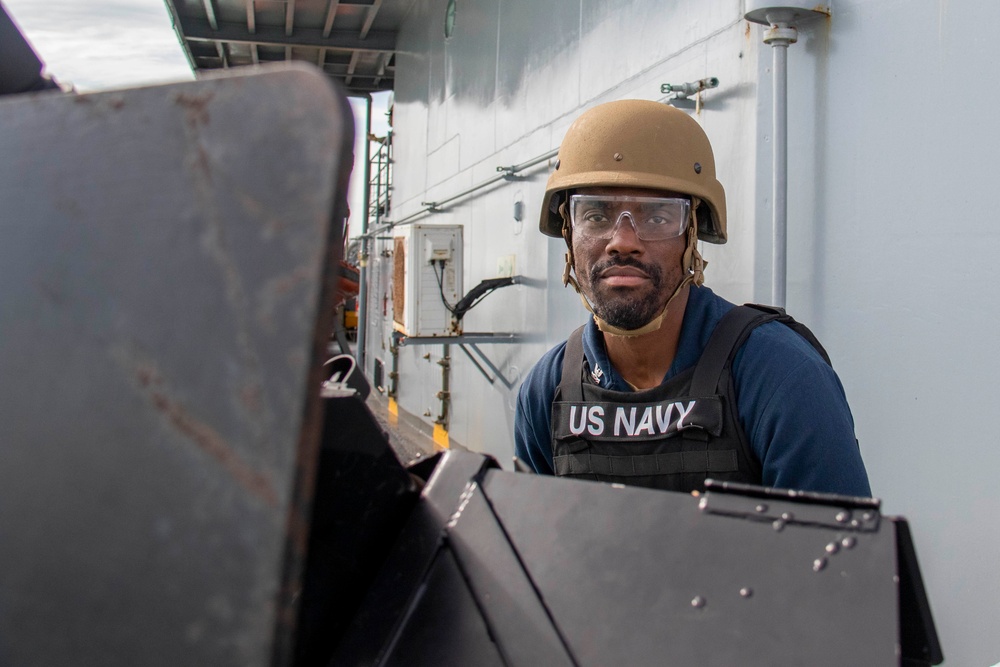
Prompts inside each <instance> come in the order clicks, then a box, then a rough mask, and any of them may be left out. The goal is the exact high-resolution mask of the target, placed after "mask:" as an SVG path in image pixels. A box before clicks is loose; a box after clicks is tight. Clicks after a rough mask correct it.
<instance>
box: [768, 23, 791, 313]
mask: <svg viewBox="0 0 1000 667" xmlns="http://www.w3.org/2000/svg"><path fill="white" fill-rule="evenodd" d="M771 49H772V51H773V52H774V179H773V180H774V223H773V230H772V233H773V244H774V248H773V253H774V254H773V259H772V265H771V267H772V268H771V302H772V304H773V305H775V306H778V307H779V308H784V307H785V287H786V280H787V270H788V260H787V251H788V42H781V41H776V42H774V43H773V44H771Z"/></svg>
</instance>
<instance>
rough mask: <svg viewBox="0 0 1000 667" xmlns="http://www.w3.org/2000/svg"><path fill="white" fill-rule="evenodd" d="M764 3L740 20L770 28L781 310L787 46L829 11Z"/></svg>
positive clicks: (774, 271) (775, 274) (775, 293)
mask: <svg viewBox="0 0 1000 667" xmlns="http://www.w3.org/2000/svg"><path fill="white" fill-rule="evenodd" d="M766 1H767V0H764V2H762V1H761V0H748V1H747V10H748V11H747V13H746V14H745V15H744V18H746V19H747V20H748V21H753V22H754V23H761V24H763V25H766V26H770V28H769V29H768V30H767V31H766V32H765V33H764V43H765V44H770V45H771V47H772V49H773V56H774V59H773V66H772V68H771V69H772V73H771V75H772V77H773V81H774V116H773V121H774V123H773V131H774V136H773V137H772V141H773V153H774V165H773V178H772V185H773V198H774V201H773V206H774V215H773V219H772V250H773V252H772V261H771V303H772V304H773V305H775V306H779V307H781V308H784V307H785V301H786V296H787V276H788V45H789V44H794V43H795V42H796V41H797V40H798V35H799V33H798V31H797V30H796V29H795V26H794V25H793V24H794V23H797V22H800V21H804V20H809V19H812V18H816V17H819V16H829V15H830V7H829V5H828V4H826V5H824V4H822V3H821V4H816V3H815V2H810V1H809V0H786V2H785V4H784V5H781V6H776V7H769V6H767V5H766Z"/></svg>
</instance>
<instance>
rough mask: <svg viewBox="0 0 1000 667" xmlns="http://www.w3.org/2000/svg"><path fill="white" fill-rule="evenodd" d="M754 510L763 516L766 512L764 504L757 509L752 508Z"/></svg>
mask: <svg viewBox="0 0 1000 667" xmlns="http://www.w3.org/2000/svg"><path fill="white" fill-rule="evenodd" d="M754 510H755V511H756V512H757V513H758V514H763V513H764V512H766V511H767V505H765V504H764V503H761V504H760V505H757V507H754Z"/></svg>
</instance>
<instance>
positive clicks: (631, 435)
mask: <svg viewBox="0 0 1000 667" xmlns="http://www.w3.org/2000/svg"><path fill="white" fill-rule="evenodd" d="M552 420H553V425H554V426H555V429H554V432H555V436H556V437H557V438H560V439H565V438H583V439H585V440H604V441H617V442H628V441H648V440H660V439H662V438H669V437H672V436H675V435H677V434H678V433H679V432H681V431H684V430H687V429H698V430H701V431H705V432H707V433H709V434H710V435H714V436H718V435H720V434H721V433H722V423H723V420H722V398H721V397H719V396H705V397H684V398H677V399H668V400H664V401H658V402H653V403H604V402H594V403H570V402H557V403H553V405H552Z"/></svg>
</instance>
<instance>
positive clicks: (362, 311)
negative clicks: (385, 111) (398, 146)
mask: <svg viewBox="0 0 1000 667" xmlns="http://www.w3.org/2000/svg"><path fill="white" fill-rule="evenodd" d="M371 132H372V96H371V95H365V176H364V179H365V180H364V184H365V187H364V207H365V210H364V215H362V216H361V244H360V247H359V248H358V263H359V264H360V265H361V266H360V267H359V271H358V281H359V282H358V347H357V358H358V365H359V366H361V374H362V375H366V372H365V371H366V366H365V337H366V336H367V334H368V327H367V326H366V323H367V319H368V244H369V243H370V242H371V239H369V238H368V236H367V233H368V215H369V212H370V210H371V182H370V181H371V169H372V162H371V141H369V139H368V137H369V136H370V135H371Z"/></svg>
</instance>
